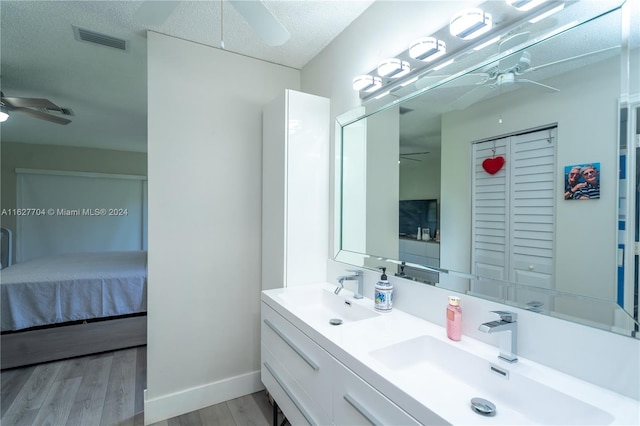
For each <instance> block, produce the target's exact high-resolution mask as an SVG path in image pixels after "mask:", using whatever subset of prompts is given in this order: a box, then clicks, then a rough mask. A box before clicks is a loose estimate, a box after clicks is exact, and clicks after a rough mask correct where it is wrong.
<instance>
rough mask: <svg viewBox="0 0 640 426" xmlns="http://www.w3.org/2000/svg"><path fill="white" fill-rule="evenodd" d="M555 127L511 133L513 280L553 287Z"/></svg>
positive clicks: (510, 262) (510, 252)
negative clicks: (531, 131) (514, 134)
mask: <svg viewBox="0 0 640 426" xmlns="http://www.w3.org/2000/svg"><path fill="white" fill-rule="evenodd" d="M555 143H556V137H555V129H549V130H542V131H539V132H535V133H526V134H523V135H516V136H513V137H511V144H510V145H511V148H512V149H511V158H512V160H511V162H510V165H511V167H510V173H511V176H512V179H511V182H512V187H511V199H512V202H511V214H510V219H511V220H510V222H511V223H510V225H509V228H510V229H511V233H510V234H511V241H510V244H509V245H510V250H509V251H508V252H509V255H510V259H509V265H510V266H511V268H510V269H511V271H510V277H509V280H510V281H515V282H517V283H521V284H527V285H531V286H535V287H542V288H554V281H553V269H554V264H553V245H554V239H553V235H554V222H555V220H554V218H555V201H554V200H555V193H554V191H555V168H556V161H555Z"/></svg>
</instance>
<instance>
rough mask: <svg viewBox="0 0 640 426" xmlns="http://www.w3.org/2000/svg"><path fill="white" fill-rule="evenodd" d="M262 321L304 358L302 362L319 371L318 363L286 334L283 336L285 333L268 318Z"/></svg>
mask: <svg viewBox="0 0 640 426" xmlns="http://www.w3.org/2000/svg"><path fill="white" fill-rule="evenodd" d="M264 323H265V324H266V325H268V326H269V328H270V329H271V330H273V332H274V333H276V334H277V335H278V337H280V338H281V339H282V340H284V342H285V343H286V344H287V345H289V347H290V348H291V349H293V351H294V352H295V353H297V354H298V355H299V356H300V358H302V359H303V360H304V362H306V363H307V364H309V367H311V368H312V369H313V371H319V370H320V367H319V366H318V364H316V363H315V362H313V360H312V359H311V358H309V356H307V354H305V353H304V352H303V351H302V349H300V348H299V347H298V346H296V344H295V343H293V342H292V341H291V340H290V339H289V338H288V337H287V336H285V334H284V333H283V332H282V331H280V330H279V329H278V328H277V327H276V326H275V325H274V324H273V323H272V322H271V321H269V320H268V319H265V320H264Z"/></svg>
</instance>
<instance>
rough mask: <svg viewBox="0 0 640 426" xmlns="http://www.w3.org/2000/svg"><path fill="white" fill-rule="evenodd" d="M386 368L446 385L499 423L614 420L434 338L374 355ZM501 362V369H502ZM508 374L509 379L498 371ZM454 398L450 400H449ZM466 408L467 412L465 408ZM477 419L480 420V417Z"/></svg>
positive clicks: (454, 398) (444, 387)
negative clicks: (480, 404)
mask: <svg viewBox="0 0 640 426" xmlns="http://www.w3.org/2000/svg"><path fill="white" fill-rule="evenodd" d="M370 355H371V356H372V357H373V358H374V359H376V360H377V361H380V362H382V363H384V364H385V365H386V366H387V367H388V368H390V369H392V370H394V371H396V372H397V373H398V374H403V370H406V373H407V378H409V377H412V378H414V380H415V378H416V377H419V378H420V380H425V381H429V382H431V383H432V384H433V383H442V385H440V386H439V389H440V392H441V393H442V396H443V398H445V399H447V400H448V401H450V402H451V403H456V402H454V401H459V402H457V403H458V404H460V409H469V410H470V408H469V405H470V400H471V398H474V397H479V398H484V399H487V400H489V401H491V402H493V403H494V404H495V405H496V415H495V418H494V419H495V420H496V421H497V422H499V420H500V416H501V412H502V413H503V415H508V414H507V413H509V415H511V413H513V414H515V413H517V414H519V415H520V416H522V417H523V419H526V420H528V421H530V422H531V423H537V424H565V425H595V424H609V423H611V422H612V421H613V420H614V417H613V416H612V415H611V414H609V413H607V412H605V411H603V410H601V409H600V408H598V407H596V406H593V405H590V404H587V403H585V402H582V401H580V400H577V399H575V398H573V397H572V396H571V395H569V394H567V393H564V392H561V391H558V390H556V389H553V388H551V387H549V386H547V385H545V384H543V383H541V382H538V381H536V380H532V379H530V378H529V377H525V376H523V375H522V374H519V373H518V372H517V368H516V367H517V365H516V364H514V366H509V365H506V363H502V362H499V361H498V359H497V358H496V362H495V363H491V362H488V361H487V360H486V359H484V358H482V357H480V356H477V355H474V354H473V353H471V352H469V351H467V350H465V349H463V348H461V347H457V346H456V343H454V342H451V343H449V342H446V341H442V340H439V339H436V338H434V337H432V336H428V335H425V336H419V337H416V338H413V339H411V340H407V341H403V342H400V343H396V344H394V345H391V346H387V347H385V348H382V349H378V350H374V351H372V352H370ZM498 363H499V364H500V365H498ZM496 369H497V370H502V371H507V374H508V376H507V377H505V376H504V375H502V374H500V373H498V372H496ZM447 393H450V394H451V395H450V396H448V395H446V394H447ZM462 407H464V408H462ZM478 416H480V415H479V414H478Z"/></svg>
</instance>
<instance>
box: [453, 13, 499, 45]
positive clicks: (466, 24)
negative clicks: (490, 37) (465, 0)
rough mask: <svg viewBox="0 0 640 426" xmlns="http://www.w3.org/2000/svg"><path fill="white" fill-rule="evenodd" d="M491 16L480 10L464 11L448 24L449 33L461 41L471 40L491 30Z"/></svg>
mask: <svg viewBox="0 0 640 426" xmlns="http://www.w3.org/2000/svg"><path fill="white" fill-rule="evenodd" d="M492 26H493V19H492V18H491V14H490V13H487V12H485V11H484V10H482V9H465V10H462V11H460V12H458V13H457V14H456V15H454V16H453V18H451V22H449V31H450V32H451V35H454V36H456V37H458V38H461V39H462V40H471V39H474V38H476V37H479V36H481V35H482V34H484V33H486V32H487V31H489V30H491V27H492Z"/></svg>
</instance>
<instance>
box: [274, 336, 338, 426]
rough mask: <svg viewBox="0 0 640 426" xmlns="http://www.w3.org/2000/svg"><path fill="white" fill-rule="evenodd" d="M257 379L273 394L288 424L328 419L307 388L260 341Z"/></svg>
mask: <svg viewBox="0 0 640 426" xmlns="http://www.w3.org/2000/svg"><path fill="white" fill-rule="evenodd" d="M261 351H262V356H261V358H262V365H261V378H262V383H263V384H264V386H265V387H266V388H267V390H268V391H269V393H270V394H271V395H272V396H273V398H274V399H275V401H276V402H277V404H278V406H279V407H280V409H281V410H282V412H283V413H284V415H285V417H286V418H287V419H288V420H289V423H291V424H292V425H307V424H308V425H311V426H315V425H326V424H331V418H330V417H329V415H328V414H327V413H325V411H324V410H322V409H321V408H320V407H319V406H318V404H317V403H316V401H314V400H313V399H312V398H311V397H310V396H309V394H308V393H306V390H307V388H305V387H303V386H301V385H300V383H299V382H298V381H297V380H296V379H295V377H294V376H293V375H292V374H291V372H290V370H289V369H288V368H287V366H286V364H284V363H283V362H281V361H282V360H281V359H279V358H278V357H277V356H276V355H274V354H273V353H272V352H271V351H270V350H269V348H267V346H266V345H265V344H264V343H263V344H262V346H261Z"/></svg>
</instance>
